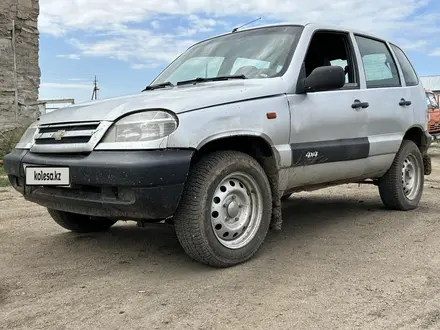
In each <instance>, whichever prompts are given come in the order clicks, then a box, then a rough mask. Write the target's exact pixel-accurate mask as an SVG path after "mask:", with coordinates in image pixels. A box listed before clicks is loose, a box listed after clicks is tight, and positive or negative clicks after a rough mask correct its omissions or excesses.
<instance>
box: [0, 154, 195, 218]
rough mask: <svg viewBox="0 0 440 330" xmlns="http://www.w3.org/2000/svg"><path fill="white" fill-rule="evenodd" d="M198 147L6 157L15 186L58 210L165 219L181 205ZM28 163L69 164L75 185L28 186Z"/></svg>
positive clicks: (29, 196) (72, 181)
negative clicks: (26, 178) (25, 166)
mask: <svg viewBox="0 0 440 330" xmlns="http://www.w3.org/2000/svg"><path fill="white" fill-rule="evenodd" d="M193 152H194V151H193V150H177V149H166V150H152V151H94V152H92V153H90V154H88V155H84V154H35V153H30V152H28V151H26V150H18V149H16V150H14V151H13V152H11V153H10V154H8V155H7V156H6V157H5V159H4V166H5V172H6V173H7V174H8V177H9V180H10V181H11V184H12V185H13V186H14V188H15V189H17V190H18V191H19V192H21V193H22V194H23V195H24V197H25V198H26V199H27V200H29V201H32V202H35V203H37V204H40V205H42V206H45V207H48V208H53V209H56V210H61V211H66V212H72V213H80V214H87V215H93V216H104V217H111V218H118V219H165V218H168V217H170V216H172V215H173V214H174V212H175V210H176V209H177V206H178V204H179V201H180V197H181V194H182V192H183V187H184V184H185V182H186V179H187V175H188V172H189V168H190V163H191V158H192V155H193ZM23 164H29V165H47V166H68V167H69V169H70V179H71V188H62V187H38V186H37V187H30V186H26V187H25V184H24V182H25V173H24V168H23Z"/></svg>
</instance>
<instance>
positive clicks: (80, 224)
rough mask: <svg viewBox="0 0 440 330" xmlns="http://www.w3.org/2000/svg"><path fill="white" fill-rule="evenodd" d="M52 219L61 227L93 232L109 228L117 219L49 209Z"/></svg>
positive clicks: (74, 230)
mask: <svg viewBox="0 0 440 330" xmlns="http://www.w3.org/2000/svg"><path fill="white" fill-rule="evenodd" d="M47 210H48V212H49V214H50V216H51V217H52V219H53V220H54V221H55V222H56V223H57V224H59V225H60V226H61V227H63V228H65V229H67V230H70V231H73V232H75V233H93V232H101V231H106V230H108V229H109V228H110V227H111V226H113V225H114V224H115V223H116V220H111V219H108V218H100V217H91V216H87V215H82V214H75V213H68V212H63V211H58V210H53V209H47Z"/></svg>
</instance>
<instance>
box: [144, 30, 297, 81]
mask: <svg viewBox="0 0 440 330" xmlns="http://www.w3.org/2000/svg"><path fill="white" fill-rule="evenodd" d="M301 31H302V27H300V26H276V27H265V28H258V29H254V30H248V31H241V32H240V31H239V32H235V33H231V34H228V35H225V36H221V37H216V38H213V39H209V40H207V41H203V42H201V43H199V44H196V45H194V46H193V47H191V48H189V49H188V50H187V51H186V52H184V53H183V54H182V55H181V56H179V57H178V58H177V59H176V60H175V61H174V62H173V63H171V64H170V65H169V66H168V67H167V68H166V69H165V70H164V71H162V72H161V73H160V75H159V76H158V77H157V78H156V79H155V80H154V81H153V82H152V83H151V85H157V84H163V83H165V82H170V83H172V84H173V85H175V84H177V83H178V82H181V81H186V80H192V79H196V78H215V77H225V76H238V75H244V76H245V77H246V78H248V79H255V78H270V77H276V76H280V75H282V74H283V73H284V71H285V70H286V69H287V66H288V65H289V63H290V60H291V57H292V54H293V52H294V49H295V47H296V44H297V42H298V39H299V36H300V34H301Z"/></svg>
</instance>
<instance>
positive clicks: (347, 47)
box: [304, 31, 359, 88]
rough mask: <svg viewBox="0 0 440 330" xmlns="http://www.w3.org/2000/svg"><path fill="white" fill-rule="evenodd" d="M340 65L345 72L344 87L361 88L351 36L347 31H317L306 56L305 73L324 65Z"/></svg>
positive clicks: (307, 73)
mask: <svg viewBox="0 0 440 330" xmlns="http://www.w3.org/2000/svg"><path fill="white" fill-rule="evenodd" d="M329 65H331V66H340V67H341V68H342V69H343V70H344V72H345V86H344V87H343V88H359V77H358V70H357V69H356V62H355V60H354V53H353V48H352V44H351V42H350V38H349V37H348V34H346V33H339V32H338V33H334V32H330V31H317V32H315V34H314V35H313V37H312V39H311V40H310V44H309V48H308V50H307V54H306V56H305V58H304V69H305V75H306V77H308V76H309V75H310V74H311V73H312V72H313V70H315V69H316V68H318V67H322V66H329Z"/></svg>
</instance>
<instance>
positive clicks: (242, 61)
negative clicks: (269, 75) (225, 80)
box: [231, 57, 270, 74]
mask: <svg viewBox="0 0 440 330" xmlns="http://www.w3.org/2000/svg"><path fill="white" fill-rule="evenodd" d="M249 65H251V66H255V67H256V68H258V69H267V68H269V65H270V62H267V61H260V60H254V59H251V58H243V57H238V58H237V59H236V60H235V62H234V65H233V66H232V69H231V74H235V73H236V72H237V71H238V70H239V69H241V68H243V67H245V66H249Z"/></svg>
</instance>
